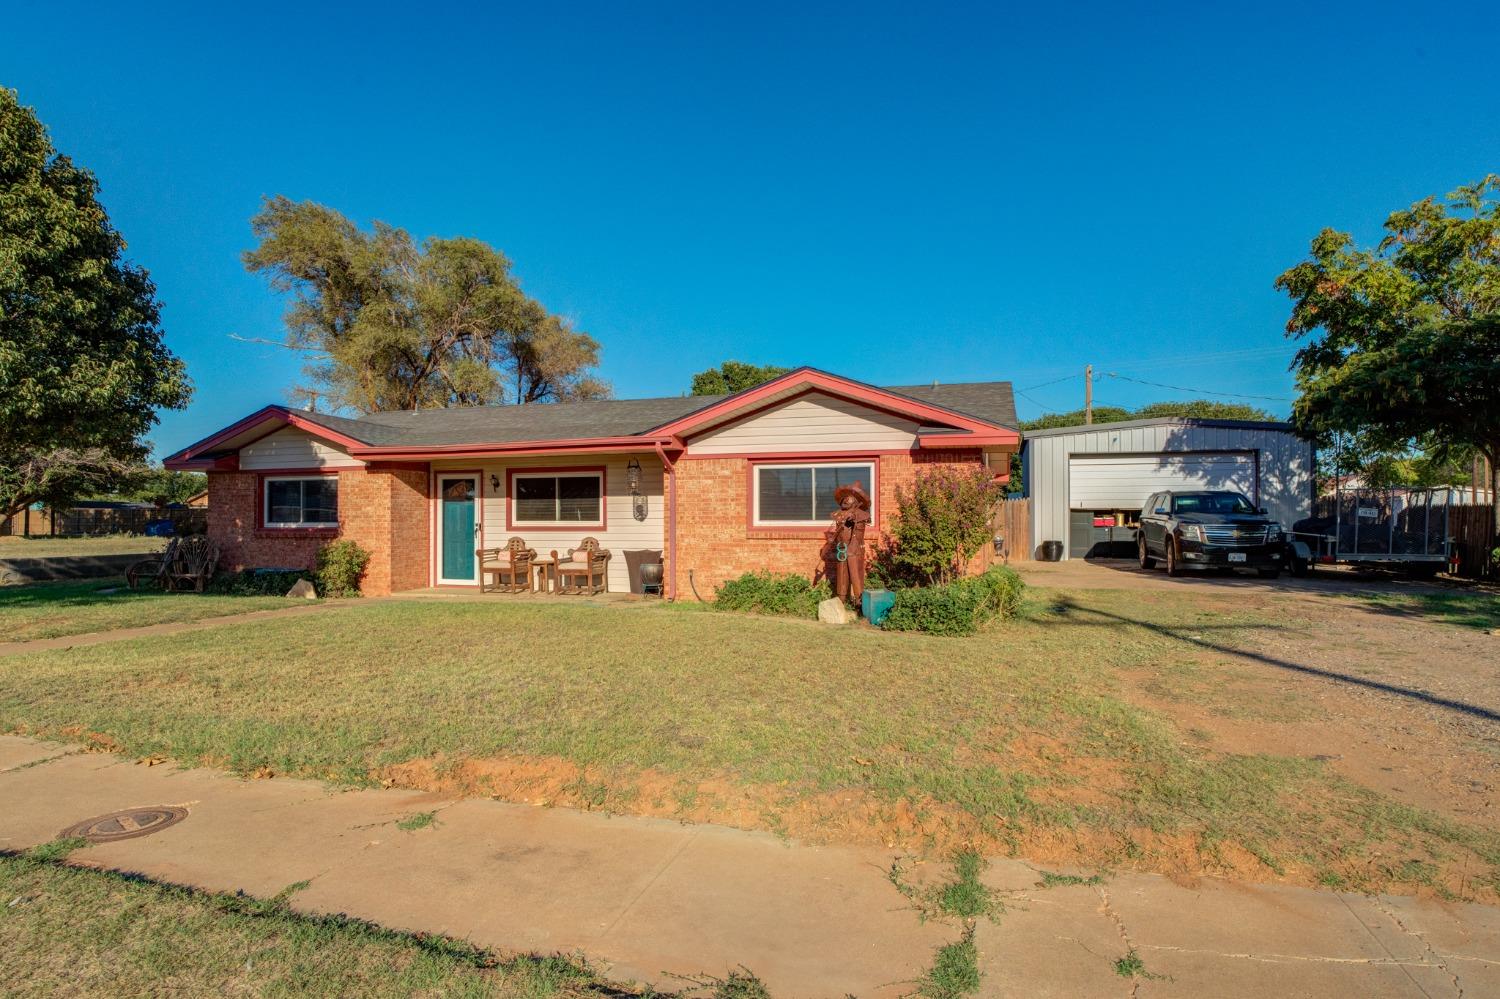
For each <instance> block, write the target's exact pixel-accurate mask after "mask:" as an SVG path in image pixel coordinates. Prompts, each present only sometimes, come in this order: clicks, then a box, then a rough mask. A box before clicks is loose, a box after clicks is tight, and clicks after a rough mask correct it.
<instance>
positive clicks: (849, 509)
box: [823, 482, 870, 606]
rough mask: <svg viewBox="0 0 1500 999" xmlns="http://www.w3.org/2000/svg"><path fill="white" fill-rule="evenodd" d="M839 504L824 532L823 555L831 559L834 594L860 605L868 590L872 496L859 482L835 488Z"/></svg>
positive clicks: (836, 499) (826, 559)
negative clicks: (867, 537) (867, 545)
mask: <svg viewBox="0 0 1500 999" xmlns="http://www.w3.org/2000/svg"><path fill="white" fill-rule="evenodd" d="M833 498H834V501H835V502H837V503H838V505H839V508H838V509H837V510H835V511H834V512H833V521H832V523H830V524H829V525H828V530H826V531H824V532H823V537H824V538H825V539H826V541H825V543H824V545H823V558H824V560H825V561H827V562H828V563H830V565H831V570H830V571H829V573H828V575H829V576H830V577H831V578H832V579H833V592H834V595H835V596H837V597H839V598H840V599H842V600H843V601H844V602H845V603H852V604H854V605H855V606H858V605H859V598H860V597H861V596H862V595H863V594H864V592H865V528H867V527H869V526H870V497H868V496H866V495H865V490H864V487H862V486H861V485H860V484H859V483H857V482H856V483H853V484H852V485H847V486H839V487H838V488H837V489H835V490H834V491H833Z"/></svg>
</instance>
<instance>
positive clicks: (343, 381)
mask: <svg viewBox="0 0 1500 999" xmlns="http://www.w3.org/2000/svg"><path fill="white" fill-rule="evenodd" d="M250 224H251V228H252V230H253V231H254V233H255V235H256V237H257V238H258V239H259V244H258V245H257V246H256V247H255V249H253V250H249V251H247V252H246V253H245V256H244V261H245V267H246V269H247V270H249V271H251V272H254V273H265V274H266V275H268V276H269V278H270V282H271V287H272V288H273V289H274V290H276V291H278V292H282V293H290V294H291V295H292V303H291V305H290V307H289V308H288V309H287V312H286V316H285V322H286V330H287V339H286V345H287V346H288V347H291V348H293V349H295V350H298V351H302V352H304V353H305V354H306V355H307V356H308V358H309V363H308V366H307V374H308V376H309V377H310V378H311V380H312V383H313V386H315V388H307V389H303V390H301V392H302V394H306V395H316V396H318V397H320V398H324V399H327V400H328V401H329V402H330V403H331V404H332V405H333V406H334V408H339V409H354V410H359V411H361V412H379V411H382V410H394V409H430V408H434V407H446V406H472V405H484V404H490V403H499V402H515V403H529V402H553V401H560V400H568V399H597V398H604V397H606V396H608V395H609V386H608V385H607V384H606V383H605V382H603V381H601V380H600V379H599V378H597V377H596V376H595V375H594V374H593V369H594V368H595V366H597V365H598V363H599V344H598V342H597V341H595V340H594V339H593V338H592V337H590V336H589V335H588V334H587V333H583V332H580V331H578V330H575V329H573V328H572V327H571V326H570V325H569V324H568V322H567V320H565V319H563V318H561V317H559V316H555V315H552V314H550V313H549V312H548V311H547V310H546V309H545V308H543V307H542V305H541V304H540V303H538V302H537V301H536V300H535V299H532V298H529V297H528V296H527V295H525V294H524V293H523V292H522V291H521V288H520V286H519V285H518V284H517V283H516V280H515V278H514V276H513V275H512V274H511V265H510V261H509V260H508V259H506V257H505V255H504V254H503V253H501V252H500V251H499V250H496V249H495V248H494V247H492V246H489V245H488V244H486V243H483V242H481V241H479V240H477V239H467V238H458V239H438V238H432V239H428V240H426V241H424V242H422V243H421V244H418V243H417V242H416V241H415V240H414V239H413V238H412V236H411V234H410V233H408V232H406V231H405V230H404V229H398V228H396V227H394V226H390V225H386V224H385V223H383V222H376V223H375V224H374V225H373V226H372V227H371V229H370V231H368V232H365V231H362V230H360V228H359V227H358V226H356V225H355V224H354V223H353V222H351V221H350V220H349V219H347V218H345V217H344V216H343V215H341V214H339V213H338V212H336V211H334V210H333V209H331V208H326V207H324V206H323V205H318V204H314V203H313V202H311V201H303V202H295V201H292V200H290V199H289V198H285V197H282V196H279V195H278V196H277V197H274V198H270V199H268V200H267V201H266V203H265V204H264V206H262V208H261V211H260V212H259V213H258V214H257V215H256V216H255V217H254V218H253V219H251V223H250Z"/></svg>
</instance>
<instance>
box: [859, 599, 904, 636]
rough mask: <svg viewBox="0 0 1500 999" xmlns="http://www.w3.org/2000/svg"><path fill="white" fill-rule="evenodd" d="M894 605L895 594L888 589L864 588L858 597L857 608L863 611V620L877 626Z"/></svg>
mask: <svg viewBox="0 0 1500 999" xmlns="http://www.w3.org/2000/svg"><path fill="white" fill-rule="evenodd" d="M895 605H896V594H894V593H892V592H891V591H890V590H866V591H865V592H864V595H863V596H862V597H860V599H859V608H860V610H861V611H863V612H864V615H865V620H866V621H869V622H870V623H871V624H873V625H874V626H875V627H877V628H878V627H880V624H881V622H882V621H884V620H885V616H886V615H887V614H889V613H890V612H891V608H892V607H894V606H895Z"/></svg>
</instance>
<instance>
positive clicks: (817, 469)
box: [753, 461, 875, 527]
mask: <svg viewBox="0 0 1500 999" xmlns="http://www.w3.org/2000/svg"><path fill="white" fill-rule="evenodd" d="M754 468H755V472H754V474H755V481H754V500H755V510H754V519H753V523H754V525H755V526H756V527H822V526H823V525H824V524H826V523H827V522H828V519H829V518H830V517H832V516H833V511H834V510H835V509H836V508H837V507H838V503H836V502H835V501H834V499H833V493H834V490H836V489H838V487H839V486H848V485H853V484H854V483H856V482H857V483H859V484H860V486H862V487H863V488H864V491H865V495H866V496H870V497H873V496H874V495H875V464H874V462H869V461H858V462H855V461H840V462H824V461H820V462H816V463H812V462H809V463H806V464H793V463H790V462H787V463H781V462H777V463H775V464H758V465H756V466H754Z"/></svg>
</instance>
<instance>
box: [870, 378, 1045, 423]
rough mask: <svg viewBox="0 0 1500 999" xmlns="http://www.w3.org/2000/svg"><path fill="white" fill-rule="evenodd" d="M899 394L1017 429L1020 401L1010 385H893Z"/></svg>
mask: <svg viewBox="0 0 1500 999" xmlns="http://www.w3.org/2000/svg"><path fill="white" fill-rule="evenodd" d="M886 391H887V392H895V393H897V394H898V395H904V396H906V397H907V398H909V399H915V400H917V401H918V402H925V403H927V404H928V405H929V406H942V407H943V408H944V409H951V410H953V411H954V412H955V413H962V414H963V415H965V416H973V417H977V418H979V419H981V420H984V421H985V422H987V423H998V424H1000V425H1001V426H1002V427H1010V428H1012V429H1014V428H1015V426H1016V399H1015V396H1014V394H1012V392H1011V388H1010V382H954V383H953V384H951V385H947V384H940V383H934V384H931V385H892V386H890V387H888V388H887V389H886Z"/></svg>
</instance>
